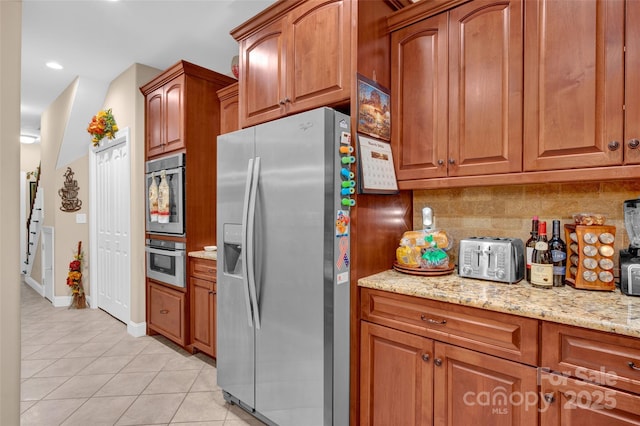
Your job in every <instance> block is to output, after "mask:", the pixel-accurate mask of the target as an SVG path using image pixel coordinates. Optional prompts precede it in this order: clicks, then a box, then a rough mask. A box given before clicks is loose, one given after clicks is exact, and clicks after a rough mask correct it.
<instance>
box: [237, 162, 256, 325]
mask: <svg viewBox="0 0 640 426" xmlns="http://www.w3.org/2000/svg"><path fill="white" fill-rule="evenodd" d="M253 169H254V167H253V158H251V159H249V165H248V167H247V183H246V185H245V187H244V200H243V202H242V239H241V241H242V249H241V250H242V251H241V254H240V255H241V258H242V286H243V287H244V288H243V290H244V301H245V305H246V308H247V320H248V323H249V327H253V318H252V315H251V300H250V299H249V271H248V269H249V268H248V265H249V259H248V257H249V256H248V255H247V250H248V248H249V247H248V244H247V243H248V239H247V224H248V218H249V199H250V195H251V183H252V181H253Z"/></svg>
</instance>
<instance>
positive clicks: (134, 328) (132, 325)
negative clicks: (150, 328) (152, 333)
mask: <svg viewBox="0 0 640 426" xmlns="http://www.w3.org/2000/svg"><path fill="white" fill-rule="evenodd" d="M127 333H129V334H130V335H132V336H133V337H142V336H146V334H147V323H146V322H138V323H136V322H133V321H129V324H127Z"/></svg>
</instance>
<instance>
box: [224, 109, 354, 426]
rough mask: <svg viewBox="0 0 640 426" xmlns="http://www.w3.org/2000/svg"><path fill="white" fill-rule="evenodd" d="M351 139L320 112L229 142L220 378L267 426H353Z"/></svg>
mask: <svg viewBox="0 0 640 426" xmlns="http://www.w3.org/2000/svg"><path fill="white" fill-rule="evenodd" d="M349 135H350V119H349V116H347V115H344V114H342V113H339V112H337V111H334V110H332V109H329V108H320V109H316V110H312V111H308V112H304V113H300V114H297V115H293V116H290V117H286V118H282V119H279V120H276V121H272V122H268V123H264V124H260V125H257V126H254V127H250V128H246V129H243V130H239V131H236V132H232V133H228V134H224V135H221V136H219V137H218V164H217V173H218V175H217V177H218V187H217V233H218V235H217V241H218V246H219V247H218V272H217V280H218V282H217V285H218V295H217V296H218V302H217V380H218V385H219V386H220V387H221V388H222V390H223V393H224V397H225V399H226V400H227V401H229V402H232V403H234V404H237V405H239V406H241V407H242V408H244V409H245V410H247V411H249V412H251V413H253V414H254V415H255V416H256V417H258V418H259V419H261V420H262V421H264V422H266V423H267V424H274V425H280V426H301V425H304V426H314V425H336V426H344V425H348V423H349V256H350V253H349V229H350V227H349V210H350V208H351V207H350V206H349V204H350V199H351V198H350V195H349V194H350V193H353V189H352V188H353V186H354V182H353V175H352V174H351V173H352V172H351V171H350V170H351V169H355V165H352V164H350V163H351V162H352V161H353V157H352V156H351V155H352V154H350V153H349V151H351V148H350V146H351V145H350V144H351V141H350V136H349ZM341 151H342V152H341Z"/></svg>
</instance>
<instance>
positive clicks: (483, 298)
mask: <svg viewBox="0 0 640 426" xmlns="http://www.w3.org/2000/svg"><path fill="white" fill-rule="evenodd" d="M358 285H359V286H361V287H367V288H373V289H378V290H384V291H389V292H393V293H399V294H406V295H409V296H416V297H422V298H426V299H432V300H440V301H442V302H449V303H455V304H458V305H464V306H472V307H475V308H482V309H488V310H491V311H497V312H504V313H508V314H515V315H520V316H523V317H529V318H535V319H541V320H546V321H552V322H557V323H561V324H568V325H576V326H580V327H585V328H590V329H594V330H602V331H607V332H612V333H618V334H623V335H627V336H633V337H640V297H634V296H625V295H624V294H622V293H620V290H618V289H616V290H615V291H613V292H611V291H592V290H577V289H574V288H573V287H571V286H568V285H565V286H564V287H553V288H551V289H538V288H535V287H532V286H531V285H530V284H529V283H527V282H526V281H524V280H523V281H520V282H519V283H517V284H505V283H499V282H492V281H483V280H474V279H468V278H461V277H460V276H458V275H457V273H455V272H454V273H452V274H450V275H444V276H437V277H422V276H415V275H408V274H403V273H400V272H397V271H395V270H388V271H383V272H380V273H378V274H375V275H371V276H368V277H364V278H361V279H360V280H358Z"/></svg>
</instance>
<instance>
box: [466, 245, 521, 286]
mask: <svg viewBox="0 0 640 426" xmlns="http://www.w3.org/2000/svg"><path fill="white" fill-rule="evenodd" d="M524 269H525V254H524V243H523V242H522V240H521V239H519V238H497V237H471V238H466V239H463V240H460V250H459V251H458V275H460V276H461V277H467V278H476V279H481V280H491V281H499V282H505V283H510V284H511V283H516V282H518V281H520V280H522V279H523V278H524Z"/></svg>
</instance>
